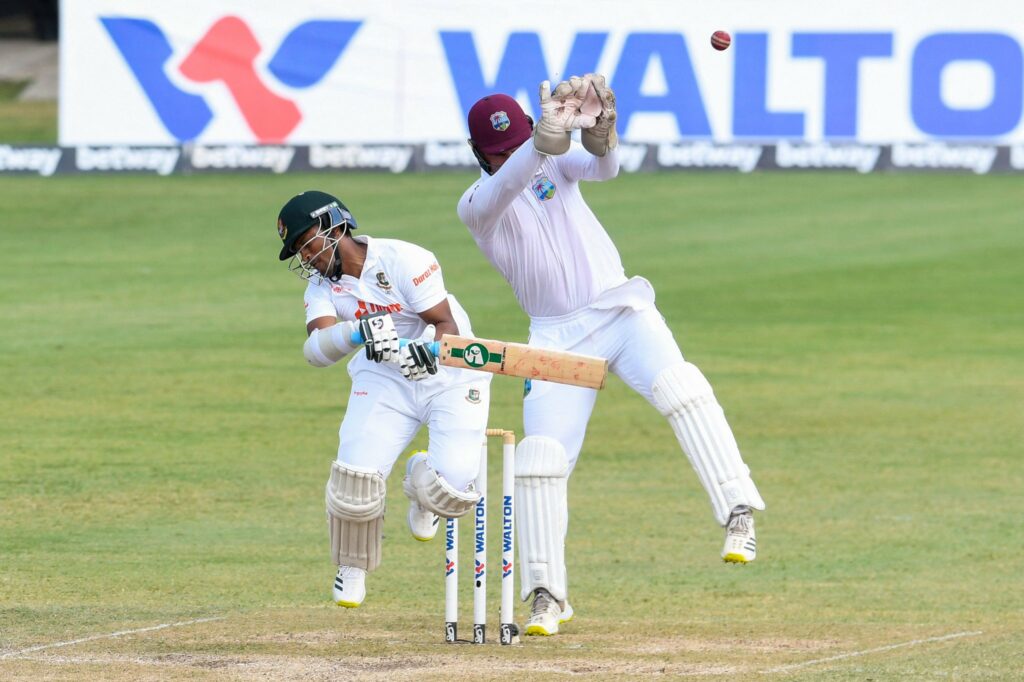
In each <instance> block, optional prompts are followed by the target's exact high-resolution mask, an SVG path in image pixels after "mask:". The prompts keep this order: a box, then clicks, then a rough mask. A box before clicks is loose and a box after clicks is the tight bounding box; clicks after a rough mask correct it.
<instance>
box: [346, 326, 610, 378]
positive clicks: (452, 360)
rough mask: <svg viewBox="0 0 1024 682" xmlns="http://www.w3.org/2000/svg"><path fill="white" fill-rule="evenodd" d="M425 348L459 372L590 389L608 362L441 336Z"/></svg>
mask: <svg viewBox="0 0 1024 682" xmlns="http://www.w3.org/2000/svg"><path fill="white" fill-rule="evenodd" d="M352 343H354V344H357V345H358V344H362V343H363V336H362V334H360V333H359V332H358V331H355V332H353V333H352ZM401 343H402V345H403V346H404V345H405V344H407V343H408V340H407V339H402V340H401ZM427 347H428V348H429V349H430V352H431V353H433V354H434V356H435V357H436V358H437V361H438V363H439V364H442V365H447V366H448V367H458V368H459V369H474V370H477V371H478V372H490V373H491V374H504V375H505V376H511V377H523V378H524V379H537V380H540V381H551V382H554V383H556V384H569V385H570V386H582V387H584V388H594V389H602V388H604V382H605V379H606V378H607V377H608V361H607V360H605V359H604V358H598V357H594V356H592V355H581V354H579V353H569V352H568V351H564V350H549V349H547V348H537V347H535V346H527V345H526V344H525V343H512V342H508V341H495V340H493V339H478V338H474V337H472V336H456V335H454V334H442V335H441V340H440V341H432V342H430V343H428V344H427Z"/></svg>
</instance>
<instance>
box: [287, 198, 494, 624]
mask: <svg viewBox="0 0 1024 682" xmlns="http://www.w3.org/2000/svg"><path fill="white" fill-rule="evenodd" d="M356 227H357V226H356V221H355V218H353V217H352V214H351V213H350V212H349V210H348V208H346V207H345V204H343V203H342V202H341V201H340V200H339V199H338V198H336V197H334V196H331V195H330V194H327V193H325V192H319V191H308V192H303V193H302V194H299V195H297V196H294V197H292V198H291V199H289V200H288V202H287V203H286V204H285V205H284V207H283V208H282V209H281V212H280V214H279V215H278V218H277V232H278V236H280V238H281V241H282V242H283V243H282V247H281V253H280V259H281V260H282V261H284V260H290V265H289V269H290V270H291V271H293V272H295V273H296V274H298V275H299V277H301V278H303V279H305V280H307V282H308V284H307V285H306V293H305V307H306V333H307V338H306V343H305V345H304V346H303V349H302V350H303V354H304V355H305V357H306V360H307V361H308V362H309V364H311V365H313V366H314V367H328V366H330V365H333V364H334V363H336V362H338V361H339V360H341V359H342V358H344V357H345V356H347V355H349V354H350V353H353V352H354V351H357V352H356V354H355V356H354V357H353V358H352V359H351V361H350V362H349V363H348V373H349V375H350V376H351V377H352V389H351V392H350V393H349V399H348V407H347V408H346V410H345V416H344V419H342V422H341V429H340V431H339V434H338V435H339V442H338V455H337V459H336V460H335V461H334V463H333V464H332V466H331V472H330V478H329V480H328V481H327V491H326V502H327V522H328V529H329V535H330V540H331V558H332V559H333V561H334V563H335V564H336V565H337V566H338V573H337V576H336V577H335V579H334V589H333V596H334V602H335V603H336V604H338V605H339V606H345V607H349V608H355V607H358V606H359V605H360V604H361V603H362V602H363V599H364V598H365V597H366V574H367V572H369V571H373V570H374V569H375V568H377V567H378V566H379V565H380V562H381V545H382V530H383V527H384V500H385V490H386V484H385V481H386V480H387V477H388V474H389V473H390V472H391V468H392V467H393V466H394V464H395V460H396V459H398V456H399V454H400V453H401V452H402V451H403V450H404V449H405V448H406V446H408V444H409V442H410V441H411V440H412V439H413V437H414V436H415V435H416V432H417V431H419V428H420V426H422V425H426V426H428V427H429V429H430V438H429V444H428V447H427V451H426V453H417V454H415V455H413V456H412V457H410V458H409V460H408V463H407V466H406V475H405V478H404V480H403V490H404V492H405V494H406V496H407V497H408V498H409V500H410V504H409V513H408V517H407V520H408V524H409V530H410V531H411V532H412V535H413V537H415V538H416V539H417V540H422V541H427V540H430V539H431V538H433V537H434V535H435V533H436V532H437V526H438V517H445V518H458V517H460V516H463V515H465V514H466V513H468V512H469V511H470V510H472V509H473V507H474V505H476V503H477V500H478V499H479V498H480V493H479V492H478V491H477V490H475V489H474V486H473V481H474V480H475V479H476V476H477V472H478V469H479V465H480V443H481V442H482V441H483V439H484V431H485V429H486V428H487V412H488V407H489V401H490V379H491V375H490V374H484V373H481V372H473V371H471V370H464V369H457V368H452V367H444V366H438V363H437V358H435V357H434V356H433V354H432V353H431V352H430V349H429V347H428V343H429V342H431V341H434V340H436V339H439V338H440V337H441V335H442V334H462V335H467V336H470V335H472V328H471V327H470V324H469V317H468V316H467V315H466V311H465V310H463V309H462V306H460V305H459V302H458V301H457V300H456V299H455V297H454V296H452V295H451V294H449V293H448V292H447V291H446V290H445V286H444V278H443V276H442V273H441V268H440V266H439V265H438V263H437V259H436V258H435V257H434V255H433V254H432V253H430V252H429V251H427V250H426V249H423V248H420V247H419V246H416V245H414V244H410V243H408V242H404V241H399V240H396V239H373V238H371V237H369V236H366V235H361V236H353V235H352V230H355V229H356ZM355 332H358V334H356V335H354V333H355ZM354 338H361V339H362V340H363V343H355V342H354V341H353V339H354ZM399 338H403V339H413V341H412V342H410V343H408V344H406V345H404V346H403V345H401V344H400V343H399Z"/></svg>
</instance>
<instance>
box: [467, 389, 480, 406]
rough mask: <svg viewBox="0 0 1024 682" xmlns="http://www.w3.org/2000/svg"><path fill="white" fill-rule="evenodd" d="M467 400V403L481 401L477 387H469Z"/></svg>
mask: <svg viewBox="0 0 1024 682" xmlns="http://www.w3.org/2000/svg"><path fill="white" fill-rule="evenodd" d="M466 402H467V403H473V404H474V405H476V404H477V403H479V402H480V391H479V390H477V389H475V388H471V389H469V393H467V394H466Z"/></svg>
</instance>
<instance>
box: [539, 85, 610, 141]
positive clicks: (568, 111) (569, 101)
mask: <svg viewBox="0 0 1024 682" xmlns="http://www.w3.org/2000/svg"><path fill="white" fill-rule="evenodd" d="M589 87H590V83H589V81H586V80H584V79H583V78H580V77H578V76H573V77H572V78H570V79H569V80H568V81H562V82H561V83H559V84H558V85H557V86H555V90H554V92H552V91H551V82H550V81H544V82H543V83H541V84H540V123H538V124H537V127H536V128H535V129H534V131H533V146H534V147H535V148H536V149H537V151H538V152H540V153H541V154H546V155H548V156H557V155H558V154H564V153H566V152H567V151H569V144H570V143H571V141H572V140H571V136H572V131H573V130H575V129H577V128H589V127H591V126H592V125H594V124H595V123H596V122H597V116H596V115H594V114H588V113H584V112H583V111H581V107H582V105H583V102H584V100H585V99H586V95H587V89H588V88H589Z"/></svg>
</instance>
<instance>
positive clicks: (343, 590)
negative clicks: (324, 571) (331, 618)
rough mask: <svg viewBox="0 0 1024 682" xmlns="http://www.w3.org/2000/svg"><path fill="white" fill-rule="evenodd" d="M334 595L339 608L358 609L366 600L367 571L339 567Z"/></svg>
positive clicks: (335, 577) (335, 579)
mask: <svg viewBox="0 0 1024 682" xmlns="http://www.w3.org/2000/svg"><path fill="white" fill-rule="evenodd" d="M333 593H334V603H335V604H337V605H338V606H344V607H345V608H347V609H355V608H358V607H359V605H360V604H362V603H363V600H364V599H366V571H364V570H363V569H361V568H354V567H352V566H338V575H336V576H334V590H333Z"/></svg>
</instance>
